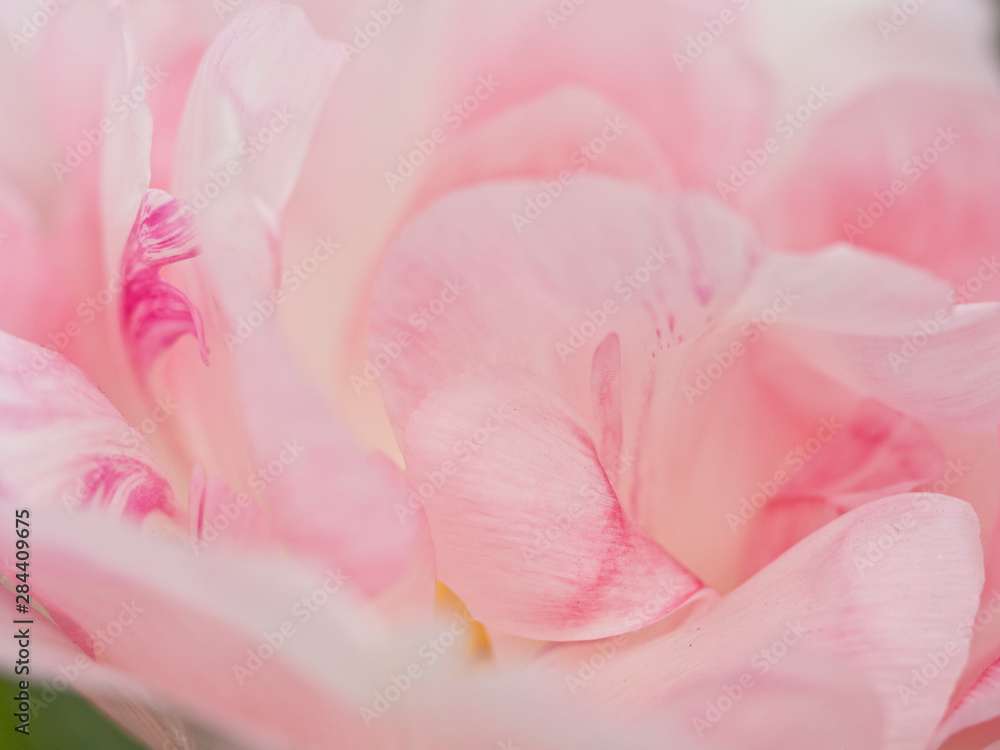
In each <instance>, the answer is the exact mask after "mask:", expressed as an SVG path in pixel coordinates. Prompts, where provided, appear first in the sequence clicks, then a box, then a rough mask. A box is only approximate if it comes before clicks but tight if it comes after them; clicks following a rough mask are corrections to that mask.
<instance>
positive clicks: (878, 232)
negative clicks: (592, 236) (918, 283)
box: [747, 83, 1000, 302]
mask: <svg viewBox="0 0 1000 750" xmlns="http://www.w3.org/2000/svg"><path fill="white" fill-rule="evenodd" d="M998 129H1000V94H998V93H996V92H993V91H981V90H974V89H973V90H963V89H956V88H949V87H944V86H940V85H933V84H929V83H921V84H918V83H906V84H904V83H895V84H892V85H885V86H881V87H878V88H876V89H873V90H871V91H870V92H867V93H866V94H865V95H864V96H861V97H858V99H856V100H855V101H852V102H851V103H850V105H849V106H847V107H845V108H843V109H842V110H841V111H839V112H837V113H836V114H832V115H831V116H830V117H829V118H828V119H826V120H825V121H824V122H823V123H822V124H821V125H820V126H819V127H818V128H817V131H816V132H815V134H814V135H812V136H811V138H809V139H808V140H807V141H804V142H803V148H802V151H801V156H799V157H797V158H796V159H794V160H792V161H791V162H790V163H789V164H788V165H787V166H786V167H785V168H784V169H783V170H781V171H780V173H779V174H777V175H775V179H774V182H773V183H772V182H770V181H768V180H762V181H759V182H758V183H755V185H754V186H753V194H752V195H750V194H748V196H747V208H748V209H749V211H750V213H751V214H753V215H754V216H755V217H757V218H758V225H759V226H760V227H761V231H762V234H763V237H764V239H765V241H766V242H767V243H768V244H769V245H770V246H772V247H779V248H786V249H791V250H814V249H817V248H820V247H823V246H824V245H828V244H831V243H833V242H838V241H848V242H852V243H853V244H855V245H857V246H860V247H865V248H870V249H872V250H877V251H879V252H883V253H886V254H888V255H892V256H893V257H896V258H898V259H900V260H904V261H906V262H908V263H911V264H915V265H919V266H921V267H923V268H926V269H927V270H929V271H932V272H934V273H935V274H937V275H939V276H942V277H943V278H946V279H948V280H949V281H951V282H952V283H953V284H955V285H956V287H957V290H956V298H957V301H959V302H983V301H987V300H996V299H1000V268H998V266H997V259H996V258H995V257H994V253H995V252H996V248H997V245H998V243H1000V220H998V219H997V216H996V212H995V211H993V208H992V203H991V201H990V199H989V196H991V195H995V194H996V193H997V192H998V191H1000V143H998V140H997V138H996V133H997V131H998ZM925 154H926V155H925ZM893 191H895V192H893ZM880 196H881V197H880ZM887 204H888V207H887V208H886V207H885V206H886V205H887Z"/></svg>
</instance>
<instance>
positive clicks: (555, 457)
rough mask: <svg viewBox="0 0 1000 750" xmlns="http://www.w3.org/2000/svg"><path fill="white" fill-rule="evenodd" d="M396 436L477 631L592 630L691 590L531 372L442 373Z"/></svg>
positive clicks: (625, 625) (569, 633)
mask: <svg viewBox="0 0 1000 750" xmlns="http://www.w3.org/2000/svg"><path fill="white" fill-rule="evenodd" d="M406 438H407V440H406V442H407V445H408V446H409V448H408V451H407V474H408V477H409V479H410V484H411V486H412V487H414V488H415V490H416V493H417V494H418V495H419V497H420V498H421V499H422V503H423V507H424V509H425V510H426V512H427V518H428V520H429V522H430V526H431V534H432V536H433V537H434V543H435V547H436V550H437V563H438V570H439V575H440V577H441V580H442V581H444V583H446V584H447V585H448V586H450V587H451V588H452V589H453V590H454V591H455V593H457V594H458V595H459V596H460V597H462V600H463V601H464V602H465V603H466V605H467V606H468V607H469V611H470V612H471V613H472V614H473V616H474V617H476V618H477V619H479V620H481V621H482V622H483V623H484V624H485V625H486V626H487V627H495V628H498V629H500V630H504V631H507V632H509V633H512V634H514V635H518V636H522V637H525V638H536V639H549V640H586V639H591V638H600V637H604V636H607V635H615V634H617V633H621V632H626V631H629V630H634V629H636V628H639V627H641V626H643V625H645V624H648V623H650V622H653V621H655V620H658V619H660V618H662V617H664V616H665V615H667V614H669V613H670V612H672V611H673V610H675V609H676V608H678V607H680V606H681V605H682V604H684V603H685V602H687V601H688V600H689V599H691V597H693V596H694V595H695V594H697V593H698V592H699V591H701V590H702V588H703V587H702V584H701V583H700V581H698V580H697V579H696V578H695V577H694V576H692V575H691V574H690V573H688V572H687V571H686V570H685V569H684V568H683V567H682V566H681V565H680V564H678V563H677V562H676V560H674V559H673V558H672V557H671V556H670V555H669V554H667V552H665V551H664V550H663V549H662V548H660V547H658V546H657V545H656V544H655V543H654V542H652V541H651V540H649V539H648V538H646V537H645V535H643V534H642V533H641V532H640V531H639V530H638V529H637V528H636V527H635V526H633V525H632V523H631V522H629V520H628V519H627V518H626V517H625V514H624V512H623V511H622V508H621V506H620V505H619V503H618V499H617V497H616V496H615V492H614V489H612V487H611V484H610V483H609V481H608V478H607V476H606V475H605V473H604V470H603V469H602V468H601V464H600V461H599V460H598V457H597V451H596V449H595V447H594V444H593V442H592V440H591V438H590V437H589V436H588V435H587V431H586V428H585V427H584V425H583V424H581V422H580V421H579V420H578V419H577V418H576V417H575V416H574V415H573V413H572V411H571V410H570V409H569V407H568V405H567V404H565V402H563V401H561V399H559V398H558V396H556V395H555V394H554V393H552V392H551V391H550V390H549V389H548V388H546V387H545V386H544V385H542V384H541V383H540V382H539V381H538V380H537V379H535V378H534V377H532V376H531V375H529V374H527V373H524V372H523V371H520V370H515V369H513V368H509V367H506V368H504V367H498V368H495V369H490V370H486V369H484V370H479V371H477V372H476V373H475V374H474V375H467V376H462V377H458V378H455V379H452V380H450V381H448V382H446V383H445V384H444V385H442V386H441V387H440V388H439V389H437V390H435V391H432V392H431V393H430V394H429V395H428V396H427V398H426V399H425V400H424V402H423V403H422V404H421V406H420V408H419V409H418V410H417V411H416V412H415V413H414V415H413V416H412V418H411V419H410V422H409V426H408V427H407V431H406ZM641 605H648V606H646V607H643V606H641Z"/></svg>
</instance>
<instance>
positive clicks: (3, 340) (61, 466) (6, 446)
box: [0, 333, 176, 520]
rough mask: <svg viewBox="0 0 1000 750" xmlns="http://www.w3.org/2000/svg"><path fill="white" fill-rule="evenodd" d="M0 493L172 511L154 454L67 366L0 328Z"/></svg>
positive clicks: (14, 498) (34, 500) (71, 504)
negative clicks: (1, 331) (0, 331)
mask: <svg viewBox="0 0 1000 750" xmlns="http://www.w3.org/2000/svg"><path fill="white" fill-rule="evenodd" d="M0 494H2V495H3V496H4V499H5V500H6V501H7V502H17V503H20V504H28V505H34V504H49V505H51V504H54V503H56V502H59V503H60V504H62V505H63V506H64V508H65V509H66V510H72V509H74V508H77V507H85V508H86V507H91V506H93V507H96V508H103V509H104V510H106V511H107V512H110V513H113V514H120V515H123V516H126V517H128V518H132V519H136V520H141V519H143V518H144V517H146V516H147V515H149V514H151V513H154V512H156V511H159V512H161V513H165V514H167V515H174V513H175V510H176V501H175V498H174V494H173V491H172V490H171V488H170V485H169V483H168V482H167V480H166V479H165V478H164V476H163V472H162V469H161V468H160V466H159V462H158V460H157V459H156V457H155V455H154V454H153V452H152V451H151V450H150V449H149V447H148V446H147V445H146V443H145V441H144V440H143V438H142V437H141V436H140V435H139V434H138V432H137V431H136V430H134V429H133V428H131V427H130V426H129V425H128V423H127V422H125V420H124V419H122V417H121V416H120V415H119V414H118V412H117V411H115V409H114V407H113V406H111V404H110V403H108V401H107V399H106V398H105V397H104V396H103V394H101V393H100V392H99V391H98V389H97V387H96V386H95V385H94V384H93V383H92V382H91V381H90V380H88V379H87V377H86V376H85V375H84V374H83V373H82V372H81V371H80V370H78V369H77V368H76V367H75V366H74V365H72V364H70V363H69V362H67V361H66V360H65V359H63V358H62V357H61V356H59V355H57V354H55V353H54V352H51V351H49V350H47V349H43V348H42V347H39V346H35V345H34V344H29V343H27V342H25V341H21V340H19V339H16V338H14V337H12V336H9V335H8V334H5V333H0Z"/></svg>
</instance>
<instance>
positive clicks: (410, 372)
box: [351, 178, 757, 451]
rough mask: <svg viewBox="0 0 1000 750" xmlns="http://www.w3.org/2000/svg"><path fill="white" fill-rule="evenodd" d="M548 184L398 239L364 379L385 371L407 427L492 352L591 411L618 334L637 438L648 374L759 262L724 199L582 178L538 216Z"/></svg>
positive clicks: (357, 379)
mask: <svg viewBox="0 0 1000 750" xmlns="http://www.w3.org/2000/svg"><path fill="white" fill-rule="evenodd" d="M539 194H545V189H544V187H543V186H542V185H539V184H532V183H514V182H511V183H488V184H485V185H481V186H479V187H476V188H474V189H471V190H467V191H463V192H460V193H457V194H455V195H453V196H450V197H449V198H446V199H444V200H442V201H440V202H439V203H437V204H435V205H434V206H433V207H431V208H430V209H428V210H427V211H426V212H424V213H423V214H422V215H421V216H420V217H419V218H417V219H416V220H414V222H413V223H411V224H410V225H408V226H407V228H406V229H405V230H404V231H403V232H402V233H401V234H400V235H399V236H398V237H397V238H396V241H395V242H394V244H393V247H392V249H391V250H390V253H389V255H388V256H387V258H386V261H385V263H384V265H383V269H382V273H381V275H380V277H379V279H378V280H377V283H376V288H375V292H374V299H373V303H372V306H373V309H372V334H371V345H370V351H369V354H370V356H369V360H368V362H367V363H366V366H365V367H364V368H363V369H362V370H360V371H359V372H356V373H354V374H352V376H351V383H352V384H353V386H354V389H355V392H356V393H359V394H360V393H363V392H364V391H366V390H368V389H370V387H371V385H372V383H373V382H375V381H376V380H378V383H379V386H380V388H381V390H382V393H383V396H384V398H385V401H386V406H387V409H388V412H389V416H390V418H391V419H392V421H393V424H394V426H395V428H396V431H397V436H398V435H400V433H401V432H402V428H403V427H404V426H405V424H406V420H407V418H408V416H409V414H410V413H411V412H412V411H413V410H414V408H415V407H416V405H417V404H418V403H419V402H420V400H421V399H422V398H423V397H424V395H426V393H427V392H428V391H429V390H430V389H431V388H433V387H434V386H436V385H437V384H439V383H440V382H442V381H443V380H444V379H446V378H447V377H449V376H451V375H457V374H461V373H464V372H468V371H470V370H471V369H473V368H474V367H476V366H477V365H479V364H481V363H487V362H488V363H495V362H502V363H507V364H512V365H515V366H518V367H523V368H525V369H527V370H529V371H531V372H532V373H534V374H535V375H537V376H539V377H540V378H542V380H543V381H544V382H546V383H547V384H548V385H549V386H550V387H551V388H553V389H554V390H556V391H557V392H558V393H559V394H560V395H561V396H562V397H563V398H564V399H566V400H567V401H569V403H570V404H572V405H573V406H574V407H575V408H576V409H577V413H578V414H579V415H581V416H583V417H584V419H585V420H588V419H589V416H590V415H591V413H592V397H591V382H592V372H591V360H592V358H593V357H594V353H595V351H596V349H597V346H598V344H600V342H601V341H602V340H604V339H605V338H606V337H607V336H608V335H611V334H616V335H617V336H618V337H619V339H620V348H621V355H620V357H621V369H622V377H623V382H622V385H621V392H622V398H623V403H622V410H623V419H624V430H625V433H626V438H625V439H624V448H625V450H626V451H628V450H634V449H635V448H636V445H635V443H634V437H635V436H634V433H635V431H636V430H637V429H639V425H640V424H641V422H642V421H643V418H644V414H645V413H646V407H647V402H646V399H647V398H648V397H647V396H646V394H645V391H646V389H647V388H648V386H647V385H646V384H645V382H644V381H645V372H646V370H647V369H648V368H655V367H656V366H657V364H658V362H659V361H660V360H658V359H657V358H658V357H659V358H663V357H668V356H669V354H670V350H671V349H672V348H674V347H678V346H679V345H680V344H681V342H683V341H686V340H688V339H691V338H693V337H696V336H697V335H698V334H699V333H700V332H702V331H704V330H705V329H706V328H707V327H708V326H709V325H710V322H711V321H712V320H713V318H716V317H718V316H720V315H721V314H722V312H723V311H724V310H725V309H726V308H727V307H728V306H729V305H730V304H732V302H733V301H734V300H735V298H736V295H737V294H738V293H739V291H740V290H741V289H742V288H743V286H744V285H745V283H746V282H747V280H748V278H749V276H750V270H751V268H752V267H753V265H754V263H755V262H756V254H757V246H756V243H755V241H754V239H753V238H752V236H750V235H749V234H748V233H747V232H746V230H745V228H744V226H743V225H742V223H741V222H739V221H738V220H737V219H736V218H735V217H734V216H732V215H730V214H728V213H727V212H725V211H724V210H723V209H721V208H720V207H719V206H718V205H716V204H715V203H714V202H710V201H705V200H702V199H700V198H665V197H662V196H658V195H654V194H651V193H648V192H646V191H644V190H642V189H640V188H636V187H634V186H629V185H626V184H623V183H619V182H615V181H612V180H608V179H603V178H580V179H579V181H578V182H577V183H576V184H574V185H572V189H569V188H567V189H566V191H565V193H564V194H561V195H560V196H558V197H557V198H554V199H552V203H551V207H549V208H546V209H545V210H544V211H541V213H540V215H539V216H538V218H537V220H535V219H533V217H534V214H533V212H532V211H531V210H530V205H531V204H532V202H533V201H535V200H536V199H537V196H538V195H539ZM609 248H615V252H613V253H612V252H609ZM584 258H589V259H590V260H589V261H588V262H586V263H582V262H581V259H584ZM581 332H582V333H581ZM400 342H404V343H400ZM588 426H589V423H588Z"/></svg>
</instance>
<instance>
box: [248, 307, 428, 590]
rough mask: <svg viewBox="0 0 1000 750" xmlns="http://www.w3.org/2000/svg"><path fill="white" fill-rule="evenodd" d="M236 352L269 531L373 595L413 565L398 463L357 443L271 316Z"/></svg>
mask: <svg viewBox="0 0 1000 750" xmlns="http://www.w3.org/2000/svg"><path fill="white" fill-rule="evenodd" d="M238 362H239V366H240V369H239V395H240V397H241V399H242V404H243V415H244V419H245V420H246V426H247V437H248V439H249V442H250V446H251V449H252V453H253V455H254V459H255V460H254V472H253V474H252V475H251V477H250V480H249V485H250V489H251V490H252V491H253V492H252V494H254V495H256V496H258V497H266V498H267V502H268V505H269V507H270V511H271V515H272V519H273V523H274V527H275V533H276V535H277V536H278V537H279V538H280V539H281V540H282V541H284V542H285V543H286V544H287V545H288V547H289V548H290V549H291V550H294V551H295V552H296V553H297V554H298V555H301V556H305V557H313V558H318V559H319V560H320V561H322V562H323V563H324V564H325V565H328V566H341V567H343V569H344V571H345V572H346V573H347V574H348V575H350V576H351V579H352V585H354V586H356V587H358V588H359V589H360V590H361V591H363V592H365V593H366V594H369V595H373V596H374V595H376V594H378V593H380V592H382V591H385V590H386V589H388V588H390V587H391V586H392V585H393V584H395V583H396V582H397V581H398V580H399V579H400V577H401V576H403V574H404V573H405V572H406V571H407V570H408V569H409V568H411V567H413V566H420V565H421V563H420V561H419V560H415V559H413V557H412V555H413V554H414V552H415V551H416V549H417V545H418V537H419V534H420V526H419V521H420V520H419V519H418V521H417V523H409V524H403V523H401V522H400V519H399V518H398V517H397V514H396V512H395V510H394V506H396V505H398V504H400V503H402V502H403V500H404V491H405V488H404V486H403V483H402V479H401V477H399V475H400V472H399V469H398V468H396V467H395V466H394V465H393V464H392V463H391V462H389V461H388V460H379V459H377V458H375V457H373V456H368V457H366V456H365V455H364V453H363V452H362V451H361V449H359V448H358V447H357V446H356V445H355V444H354V442H353V440H352V438H351V436H350V435H349V434H348V433H347V432H346V431H345V430H344V428H343V427H342V426H341V425H340V424H338V422H337V420H336V419H335V417H334V415H333V414H332V413H331V412H330V409H329V407H328V406H327V405H326V404H324V403H323V402H322V401H321V399H320V398H319V397H318V396H317V395H316V394H315V393H314V392H313V391H312V389H311V388H310V386H309V385H308V384H307V383H306V382H304V379H303V377H302V373H301V372H300V371H299V370H298V369H297V368H296V367H295V366H294V364H293V363H292V361H291V358H290V357H289V356H288V355H287V354H286V353H285V351H284V350H283V348H282V347H281V346H280V345H279V343H278V341H277V336H276V333H275V332H274V330H273V329H272V328H271V326H270V325H266V324H265V326H264V327H262V328H261V329H258V330H257V331H256V332H255V334H254V336H253V337H252V338H250V339H249V340H247V341H246V342H244V343H243V345H242V346H241V347H240V349H239V351H238ZM424 593H425V595H426V600H427V601H428V602H429V601H431V596H432V590H431V589H430V588H429V587H428V588H427V589H426V590H425V592H424Z"/></svg>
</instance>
